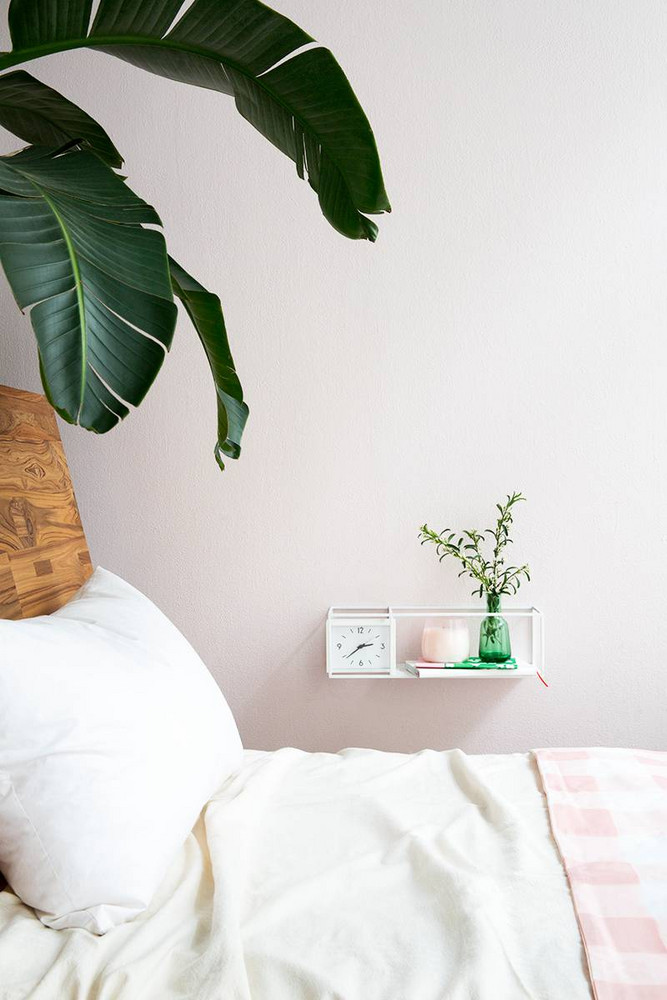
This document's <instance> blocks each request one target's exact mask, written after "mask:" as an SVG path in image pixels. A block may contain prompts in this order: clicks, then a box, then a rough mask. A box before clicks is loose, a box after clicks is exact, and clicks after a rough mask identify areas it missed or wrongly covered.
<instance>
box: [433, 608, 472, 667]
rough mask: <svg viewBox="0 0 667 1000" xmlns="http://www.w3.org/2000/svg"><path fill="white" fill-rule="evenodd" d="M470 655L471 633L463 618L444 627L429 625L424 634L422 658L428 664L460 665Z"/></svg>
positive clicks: (452, 620) (448, 622)
mask: <svg viewBox="0 0 667 1000" xmlns="http://www.w3.org/2000/svg"><path fill="white" fill-rule="evenodd" d="M469 653H470V633H469V632H468V626H467V625H466V623H465V622H464V621H463V620H462V619H461V618H451V619H450V620H449V621H447V622H445V624H444V625H427V626H426V627H425V628H424V631H423V633H422V658H423V659H424V660H426V661H427V662H428V663H460V662H461V660H465V659H466V657H467V656H468V654H469Z"/></svg>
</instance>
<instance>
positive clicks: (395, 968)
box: [0, 749, 591, 1000]
mask: <svg viewBox="0 0 667 1000" xmlns="http://www.w3.org/2000/svg"><path fill="white" fill-rule="evenodd" d="M0 997H1V998H2V1000H27V998H31V1000H175V998H179V1000H249V998H252V1000H523V998H531V1000H533V998H534V1000H538V998H539V1000H590V998H591V993H590V987H589V985H588V978H587V974H586V971H585V959H584V955H583V949H582V946H581V942H580V937H579V932H578V929H577V924H576V920H575V916H574V910H573V907H572V902H571V899H570V894H569V889H568V885H567V881H566V877H565V874H564V871H563V868H562V866H561V863H560V859H559V857H558V853H557V850H556V847H555V845H554V842H553V840H552V838H551V835H550V831H549V823H548V819H547V813H546V807H545V800H544V796H543V794H542V792H541V786H540V784H539V778H538V776H537V770H536V767H535V764H534V762H533V759H532V757H531V755H528V754H525V755H524V754H514V755H504V756H478V757H469V756H466V755H465V754H463V753H462V752H460V751H458V750H453V751H449V752H446V753H442V752H436V751H423V752H422V753H418V754H412V755H402V754H390V753H380V752H379V751H374V750H346V751H343V752H342V753H339V754H321V753H317V754H314V753H304V752H301V751H299V750H293V749H285V750H280V751H278V752H275V753H262V752H253V751H249V752H247V753H246V756H245V764H244V767H243V769H242V771H241V772H240V773H239V774H238V775H237V776H236V777H235V778H233V779H231V780H230V781H228V782H227V783H226V784H225V786H224V787H223V788H222V789H221V790H220V792H219V793H218V795H216V797H215V798H214V799H213V800H212V801H211V802H210V803H209V805H208V806H207V807H206V809H205V810H204V813H203V814H202V817H201V818H200V820H199V823H198V824H197V827H196V828H195V831H194V832H193V834H192V835H191V836H190V837H189V839H188V841H187V842H186V843H185V845H184V846H183V848H182V850H181V852H180V854H179V856H178V857H177V858H176V859H175V861H174V864H173V865H172V867H171V869H170V871H169V872H168V874H167V876H166V878H165V880H164V883H163V885H162V887H161V889H160V891H159V893H158V895H157V897H156V898H155V900H154V902H153V905H152V907H151V909H150V910H149V911H148V912H147V913H146V914H144V915H143V916H140V917H138V918H137V919H136V920H134V921H133V922H132V923H130V924H127V925H124V926H121V927H117V928H115V929H114V930H113V931H111V932H110V933H109V934H107V935H106V936H104V937H102V938H98V937H94V936H92V935H91V934H89V933H88V932H87V931H84V930H65V931H55V930H52V929H50V928H47V927H44V926H43V925H42V924H41V923H40V922H39V921H38V920H37V919H36V918H35V917H34V916H33V914H32V912H31V911H30V910H29V909H28V908H27V907H24V906H23V905H22V904H21V903H20V902H19V900H18V899H17V898H16V897H15V896H14V895H13V894H12V893H11V892H10V891H9V890H5V891H4V892H2V893H0Z"/></svg>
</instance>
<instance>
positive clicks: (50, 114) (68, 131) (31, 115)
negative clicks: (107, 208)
mask: <svg viewBox="0 0 667 1000" xmlns="http://www.w3.org/2000/svg"><path fill="white" fill-rule="evenodd" d="M0 125H3V126H4V128H6V129H9V131H10V132H13V133H14V135H17V136H19V138H20V139H25V141H26V142H29V143H30V144H31V145H33V146H45V147H59V146H64V145H65V144H66V143H68V142H70V141H72V140H76V141H77V142H80V143H81V144H82V145H83V146H85V148H87V149H89V150H90V151H91V152H92V153H95V155H96V156H99V157H100V159H101V160H103V161H104V162H105V163H108V164H109V166H110V167H120V166H122V164H123V158H122V156H121V155H120V153H119V152H118V150H117V149H116V147H115V146H114V144H113V142H112V141H111V139H110V138H109V136H108V135H107V134H106V132H105V131H104V129H103V128H102V126H101V125H98V124H97V122H96V121H95V120H94V119H93V118H91V117H90V115H87V114H86V112H85V111H82V110H81V108H78V107H77V106H76V104H73V103H72V102H71V101H68V100H67V98H66V97H63V95H62V94H59V93H58V91H57V90H52V89H51V87H47V86H46V84H44V83H40V81H39V80H36V79H35V77H34V76H31V75H30V74H29V73H26V72H24V71H23V70H16V71H15V72H14V73H5V74H3V75H2V76H0Z"/></svg>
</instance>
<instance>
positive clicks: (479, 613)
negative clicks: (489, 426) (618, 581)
mask: <svg viewBox="0 0 667 1000" xmlns="http://www.w3.org/2000/svg"><path fill="white" fill-rule="evenodd" d="M488 614H489V612H488V611H487V610H486V609H485V608H452V607H449V608H443V607H437V606H426V607H423V606H422V607H414V606H413V607H410V606H405V605H403V606H400V607H398V606H390V605H387V606H384V607H378V606H377V605H372V604H370V605H365V606H356V607H350V606H347V607H340V606H339V607H332V608H329V613H328V616H327V666H328V670H327V673H328V675H329V677H331V678H332V679H339V680H378V681H390V680H412V681H417V680H422V681H442V680H482V679H484V678H488V679H489V680H490V679H494V680H495V679H500V678H502V679H503V680H506V681H511V680H519V679H521V678H523V677H539V678H540V680H542V675H543V673H544V618H543V615H542V613H541V612H540V611H539V610H538V608H535V607H529V608H507V609H503V610H501V611H500V612H499V614H500V615H501V616H502V617H504V618H508V619H510V621H513V622H514V623H516V624H517V625H518V623H520V622H523V623H524V624H525V626H526V627H527V628H528V631H529V635H528V636H527V637H526V641H527V648H520V649H519V650H517V653H518V655H517V657H516V662H517V666H516V669H514V670H508V669H507V668H502V667H501V668H498V669H495V668H490V669H486V668H478V669H474V668H468V669H465V668H460V667H448V668H447V672H446V673H443V672H442V671H441V670H438V671H437V673H436V674H435V676H432V677H431V676H428V675H426V676H424V675H422V676H421V677H419V676H417V675H416V674H415V673H413V672H412V671H411V670H409V669H408V667H407V666H406V665H405V663H403V662H400V660H399V659H398V657H397V656H396V652H397V650H396V646H397V642H396V635H395V633H396V628H397V626H398V625H399V623H408V622H409V621H411V620H412V621H413V622H414V623H415V625H416V624H417V622H418V621H419V620H420V619H421V620H424V619H427V618H428V619H433V618H435V619H442V618H445V619H446V618H464V619H468V620H469V621H470V624H471V627H473V628H474V624H475V622H476V621H481V620H482V619H483V618H485V617H486V616H487V615H488ZM356 620H358V621H359V622H363V623H365V624H366V625H368V624H369V623H372V622H385V623H387V624H388V625H389V626H390V643H389V649H390V654H391V655H390V664H391V666H390V667H389V669H386V670H384V671H382V672H377V673H374V672H373V671H372V670H362V669H358V670H354V671H352V670H350V671H347V670H343V669H341V668H340V666H338V665H334V666H331V665H330V652H331V650H330V628H331V626H332V625H335V624H337V623H344V624H345V626H347V627H349V626H354V624H355V621H356ZM419 627H421V625H420V626H419ZM351 630H352V629H351V628H350V631H351ZM359 631H361V629H360V630H359ZM362 638H363V637H362ZM383 638H384V636H383ZM408 638H409V637H408ZM526 641H524V642H523V643H520V644H519V645H520V647H521V646H524V647H525V646H526ZM367 644H368V643H367ZM406 645H410V646H411V647H413V646H414V642H412V641H411V642H409V643H404V644H403V646H404V647H405V646H406ZM383 648H384V647H383ZM410 652H411V649H410V650H408V649H405V648H404V649H403V652H402V657H406V658H407V659H410ZM415 652H416V650H415ZM406 654H407V656H406ZM402 657H401V659H402ZM434 673H435V672H434ZM542 682H543V683H544V684H546V681H544V680H543V681H542Z"/></svg>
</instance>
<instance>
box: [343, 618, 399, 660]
mask: <svg viewBox="0 0 667 1000" xmlns="http://www.w3.org/2000/svg"><path fill="white" fill-rule="evenodd" d="M394 645H395V643H394V622H393V620H392V619H389V618H363V619H362V618H345V619H340V618H339V619H328V621H327V673H329V674H388V673H389V672H390V671H391V668H392V667H393V664H394Z"/></svg>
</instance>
